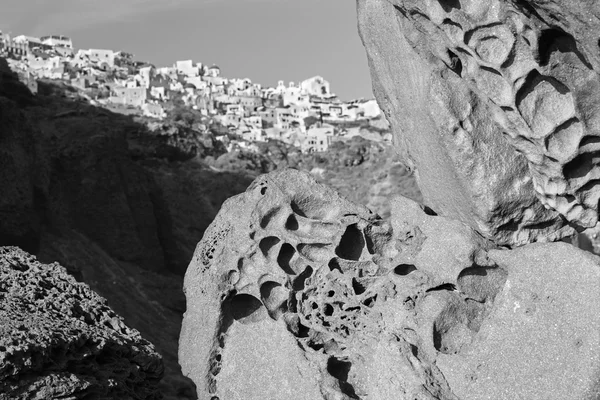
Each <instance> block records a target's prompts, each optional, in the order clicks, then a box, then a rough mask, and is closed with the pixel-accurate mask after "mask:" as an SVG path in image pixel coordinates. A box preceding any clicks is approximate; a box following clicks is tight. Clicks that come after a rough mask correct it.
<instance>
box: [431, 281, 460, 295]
mask: <svg viewBox="0 0 600 400" xmlns="http://www.w3.org/2000/svg"><path fill="white" fill-rule="evenodd" d="M441 290H448V291H451V292H452V291H455V290H456V286H455V285H454V284H453V283H444V284H443V285H439V286H436V287H433V288H431V289H427V290H426V291H425V293H429V292H437V291H441Z"/></svg>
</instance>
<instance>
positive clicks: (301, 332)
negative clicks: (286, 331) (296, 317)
mask: <svg viewBox="0 0 600 400" xmlns="http://www.w3.org/2000/svg"><path fill="white" fill-rule="evenodd" d="M309 334H310V328H309V327H308V326H305V325H302V324H301V323H300V322H298V333H297V336H298V337H299V338H306V337H308V336H309Z"/></svg>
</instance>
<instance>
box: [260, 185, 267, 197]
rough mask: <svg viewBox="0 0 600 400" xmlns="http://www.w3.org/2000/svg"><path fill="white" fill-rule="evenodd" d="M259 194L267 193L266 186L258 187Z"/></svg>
mask: <svg viewBox="0 0 600 400" xmlns="http://www.w3.org/2000/svg"><path fill="white" fill-rule="evenodd" d="M260 194H262V195H263V196H264V195H265V194H267V188H266V187H262V188H261V189H260Z"/></svg>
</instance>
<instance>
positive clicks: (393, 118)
mask: <svg viewBox="0 0 600 400" xmlns="http://www.w3.org/2000/svg"><path fill="white" fill-rule="evenodd" d="M358 14H359V28H360V32H361V36H362V38H363V42H364V44H365V48H366V50H367V55H368V57H369V63H370V66H371V74H372V78H373V86H374V90H375V93H376V96H377V99H378V101H379V103H380V104H381V106H382V107H383V109H384V110H385V113H386V115H387V117H388V119H389V120H390V122H391V124H392V126H393V127H394V135H395V138H396V141H397V144H398V147H399V148H400V149H402V151H404V153H405V159H406V160H407V162H409V163H411V164H412V165H413V166H414V168H415V169H416V173H417V178H418V180H419V184H420V187H421V190H422V192H423V195H424V198H425V201H426V202H427V203H428V204H429V205H430V206H431V207H432V208H434V209H436V210H438V211H439V212H440V213H442V214H444V215H448V216H452V217H453V218H458V219H460V220H462V221H465V222H466V223H468V224H469V225H470V226H472V227H474V228H475V229H477V230H478V231H480V232H481V233H483V234H484V235H485V236H486V237H489V238H491V239H493V240H495V241H496V242H497V243H503V244H507V245H522V244H525V243H528V242H530V241H546V240H556V239H560V238H562V237H565V236H569V235H572V234H573V232H574V231H575V230H578V231H581V230H583V229H586V228H591V227H594V226H595V225H596V224H597V222H598V198H599V192H598V189H597V185H596V183H597V175H598V168H597V161H598V160H597V158H598V157H597V152H598V146H597V142H598V140H599V139H598V134H597V131H598V123H597V119H598V115H599V111H598V110H599V107H598V104H599V103H598V102H599V99H600V97H599V96H600V94H599V91H598V88H599V84H600V80H599V78H598V74H597V72H598V67H599V64H598V51H597V47H598V46H597V45H598V43H597V38H595V37H594V33H592V32H595V30H596V28H597V26H598V25H599V24H600V20H599V17H598V16H599V15H600V9H599V8H598V4H596V3H594V2H589V1H576V2H566V1H543V2H542V1H504V0H488V1H479V2H474V1H462V0H453V1H445V0H443V1H442V0H440V1H427V2H418V1H412V0H361V1H359V2H358Z"/></svg>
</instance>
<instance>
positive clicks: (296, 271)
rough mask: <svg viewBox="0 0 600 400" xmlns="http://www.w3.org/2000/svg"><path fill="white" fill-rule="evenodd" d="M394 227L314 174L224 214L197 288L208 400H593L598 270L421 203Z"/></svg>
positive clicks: (192, 343)
mask: <svg viewBox="0 0 600 400" xmlns="http://www.w3.org/2000/svg"><path fill="white" fill-rule="evenodd" d="M391 210H392V216H391V219H390V220H383V219H381V218H380V217H378V216H377V215H375V214H373V213H371V212H370V211H369V210H368V209H367V208H365V207H363V206H359V205H356V204H353V203H351V202H349V201H347V200H346V199H344V198H342V197H340V196H339V195H338V194H337V193H336V192H335V191H333V190H332V189H330V188H328V187H326V186H323V185H320V184H318V183H317V182H316V181H315V180H314V179H313V178H312V177H311V176H310V175H309V174H307V173H302V172H298V171H296V170H283V171H278V172H273V173H270V174H267V175H263V176H261V177H259V178H257V179H256V180H255V181H254V183H253V184H252V185H251V186H250V187H249V188H248V190H247V191H246V192H245V193H243V194H241V195H238V196H235V197H233V198H231V199H230V200H228V201H227V202H226V203H225V204H224V205H223V208H222V209H221V211H220V213H219V215H218V216H217V218H216V219H215V221H214V222H213V224H212V225H211V226H210V228H209V229H208V230H207V231H206V233H205V235H204V238H203V239H202V241H201V242H200V243H199V244H198V246H197V248H196V252H195V255H194V258H193V259H192V262H191V263H190V266H189V268H188V271H187V274H186V277H185V285H184V287H185V293H186V297H187V311H186V313H185V316H184V321H183V327H182V332H181V336H180V348H179V362H180V364H181V366H182V370H183V372H184V374H186V375H187V376H189V377H190V378H191V379H192V380H193V381H194V382H195V383H196V385H197V388H198V396H199V398H206V399H212V400H218V399H220V400H225V399H227V400H236V399H240V400H241V399H244V400H249V399H257V400H258V399H266V398H268V399H275V400H279V399H281V400H283V399H286V400H287V399H307V400H308V399H311V400H314V399H326V400H332V399H372V400H381V399H473V400H475V399H488V398H489V399H516V398H548V399H550V398H556V399H562V398H569V399H588V398H595V397H594V396H597V395H598V394H599V393H598V390H599V388H600V386H599V379H598V370H599V369H600V353H599V352H598V349H599V348H600V335H599V333H598V332H600V315H599V314H598V309H600V293H599V291H598V287H600V262H599V261H600V259H599V258H597V257H595V256H593V255H590V254H587V253H585V252H583V251H580V250H578V249H576V248H575V247H573V246H570V245H567V244H562V243H561V244H533V245H527V246H524V247H521V248H519V249H517V250H506V249H501V248H498V247H497V246H496V245H495V244H494V243H493V242H492V241H490V240H488V239H486V238H484V237H483V236H481V235H480V234H479V233H477V232H476V231H475V230H473V229H472V228H471V227H469V226H468V225H466V224H464V223H462V222H459V221H456V220H451V219H448V218H445V217H441V216H436V215H435V214H434V213H433V212H432V211H431V210H429V209H423V208H421V206H419V205H418V204H417V203H415V202H413V201H412V200H408V199H405V198H403V197H399V198H396V199H394V200H393V201H392V206H391Z"/></svg>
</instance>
